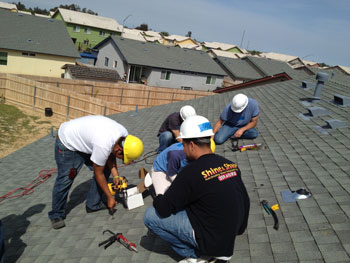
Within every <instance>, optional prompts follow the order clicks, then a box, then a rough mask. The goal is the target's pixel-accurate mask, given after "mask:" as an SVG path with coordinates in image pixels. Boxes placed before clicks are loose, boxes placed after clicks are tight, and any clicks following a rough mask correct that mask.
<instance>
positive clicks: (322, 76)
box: [312, 72, 329, 100]
mask: <svg viewBox="0 0 350 263" xmlns="http://www.w3.org/2000/svg"><path fill="white" fill-rule="evenodd" d="M328 78H329V75H328V74H327V73H325V72H318V73H317V75H316V80H317V84H316V88H315V91H314V96H313V97H312V100H320V99H321V98H320V97H321V91H322V89H323V86H324V83H325V82H326V81H328Z"/></svg>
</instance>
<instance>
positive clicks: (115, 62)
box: [113, 60, 118, 68]
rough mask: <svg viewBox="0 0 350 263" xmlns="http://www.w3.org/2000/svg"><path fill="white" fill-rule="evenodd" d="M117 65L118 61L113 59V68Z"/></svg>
mask: <svg viewBox="0 0 350 263" xmlns="http://www.w3.org/2000/svg"><path fill="white" fill-rule="evenodd" d="M117 65H118V61H116V60H115V61H114V65H113V67H114V68H117Z"/></svg>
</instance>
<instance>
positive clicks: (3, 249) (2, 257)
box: [0, 220, 5, 263]
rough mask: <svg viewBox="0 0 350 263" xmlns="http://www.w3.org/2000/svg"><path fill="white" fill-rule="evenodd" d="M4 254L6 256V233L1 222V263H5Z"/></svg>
mask: <svg viewBox="0 0 350 263" xmlns="http://www.w3.org/2000/svg"><path fill="white" fill-rule="evenodd" d="M4 254H5V241H4V231H3V228H2V223H1V220H0V262H1V263H3V262H4Z"/></svg>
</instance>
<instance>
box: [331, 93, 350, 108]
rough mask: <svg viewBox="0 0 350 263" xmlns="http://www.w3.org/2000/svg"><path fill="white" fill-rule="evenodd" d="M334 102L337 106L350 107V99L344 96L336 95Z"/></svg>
mask: <svg viewBox="0 0 350 263" xmlns="http://www.w3.org/2000/svg"><path fill="white" fill-rule="evenodd" d="M333 102H334V103H335V104H337V105H340V106H344V107H347V106H350V97H348V96H343V95H340V94H334V100H333Z"/></svg>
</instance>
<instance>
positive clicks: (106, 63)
mask: <svg viewBox="0 0 350 263" xmlns="http://www.w3.org/2000/svg"><path fill="white" fill-rule="evenodd" d="M108 63H109V58H107V57H105V66H106V67H108Z"/></svg>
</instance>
